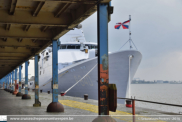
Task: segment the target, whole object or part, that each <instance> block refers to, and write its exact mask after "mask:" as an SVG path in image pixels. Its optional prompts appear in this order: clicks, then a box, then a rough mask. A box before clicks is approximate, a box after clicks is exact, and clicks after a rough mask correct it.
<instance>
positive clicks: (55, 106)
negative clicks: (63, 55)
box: [47, 40, 64, 112]
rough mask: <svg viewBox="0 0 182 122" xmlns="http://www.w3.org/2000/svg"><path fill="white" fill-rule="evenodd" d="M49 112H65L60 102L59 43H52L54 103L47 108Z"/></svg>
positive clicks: (55, 41)
mask: <svg viewBox="0 0 182 122" xmlns="http://www.w3.org/2000/svg"><path fill="white" fill-rule="evenodd" d="M47 112H64V107H63V105H62V104H61V103H59V102H58V42H57V40H53V41H52V103H50V104H49V105H48V106H47Z"/></svg>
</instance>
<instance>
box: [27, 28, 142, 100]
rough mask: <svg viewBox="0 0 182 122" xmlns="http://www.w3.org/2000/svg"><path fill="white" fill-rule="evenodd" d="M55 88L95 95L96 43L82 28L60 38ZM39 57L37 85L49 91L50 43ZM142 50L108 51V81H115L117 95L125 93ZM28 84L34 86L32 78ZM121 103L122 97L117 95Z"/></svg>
mask: <svg viewBox="0 0 182 122" xmlns="http://www.w3.org/2000/svg"><path fill="white" fill-rule="evenodd" d="M59 41H60V43H61V44H60V49H59V50H58V89H59V90H58V91H59V93H61V92H62V93H65V95H68V96H75V97H81V98H83V97H84V94H88V98H89V99H95V100H97V99H98V66H97V43H94V42H87V41H86V40H85V37H84V34H83V31H82V29H81V28H79V29H77V28H75V29H74V30H71V31H69V32H68V33H67V34H65V35H64V36H63V37H61V38H59ZM39 55H40V59H39V89H40V90H43V92H47V91H52V84H51V83H52V45H50V46H49V47H47V48H46V49H45V50H43V51H42V52H41V53H40V54H39ZM141 59H142V54H141V53H140V52H139V51H137V50H131V49H128V50H123V51H117V52H113V53H109V56H108V61H109V83H114V84H116V87H117V97H127V94H128V92H127V91H128V89H129V84H130V81H132V79H133V77H134V75H135V73H136V71H137V68H138V66H139V64H140V62H141ZM28 87H29V88H31V89H34V88H35V85H34V81H30V82H28ZM117 103H120V104H124V103H125V100H121V99H118V101H117Z"/></svg>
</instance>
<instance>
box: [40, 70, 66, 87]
mask: <svg viewBox="0 0 182 122" xmlns="http://www.w3.org/2000/svg"><path fill="white" fill-rule="evenodd" d="M66 73H68V71H66V72H64V73H63V74H60V75H59V77H61V76H63V75H64V74H66ZM50 82H52V80H51V81H49V82H47V83H45V84H44V85H42V86H40V88H41V87H43V86H45V85H47V84H48V83H50Z"/></svg>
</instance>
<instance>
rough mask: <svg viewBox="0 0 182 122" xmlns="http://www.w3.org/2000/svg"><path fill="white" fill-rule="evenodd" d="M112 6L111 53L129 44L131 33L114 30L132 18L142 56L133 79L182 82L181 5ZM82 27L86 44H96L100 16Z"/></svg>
mask: <svg viewBox="0 0 182 122" xmlns="http://www.w3.org/2000/svg"><path fill="white" fill-rule="evenodd" d="M111 4H112V6H114V13H113V14H112V15H111V21H110V22H109V23H108V41H109V52H115V51H118V50H119V49H120V47H121V46H122V45H123V44H124V43H125V42H126V41H128V39H129V30H128V29H120V30H117V29H114V26H115V24H116V23H118V22H124V21H126V20H128V19H129V15H131V22H130V29H131V33H132V35H131V38H132V40H133V42H134V43H135V45H136V46H137V49H138V50H139V51H140V52H141V54H142V61H141V64H140V65H139V67H138V70H137V72H136V74H135V76H134V78H139V79H142V80H150V81H151V80H169V81H172V80H177V81H179V80H180V81H182V75H181V74H182V1H181V0H112V2H111ZM81 24H82V26H83V32H84V35H85V38H86V40H87V41H90V42H97V12H95V13H94V14H93V15H91V16H90V17H89V18H87V19H86V20H84V21H83V22H82V23H81ZM125 49H129V44H126V45H125V46H124V47H123V48H122V50H125ZM22 71H23V72H24V67H23V70H22ZM29 71H30V72H29V74H30V75H29V76H31V75H34V61H30V65H29Z"/></svg>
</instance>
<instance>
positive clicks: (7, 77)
mask: <svg viewBox="0 0 182 122" xmlns="http://www.w3.org/2000/svg"><path fill="white" fill-rule="evenodd" d="M7 80H8V82H7V84H8V85H7V92H9V74H8V75H7Z"/></svg>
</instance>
